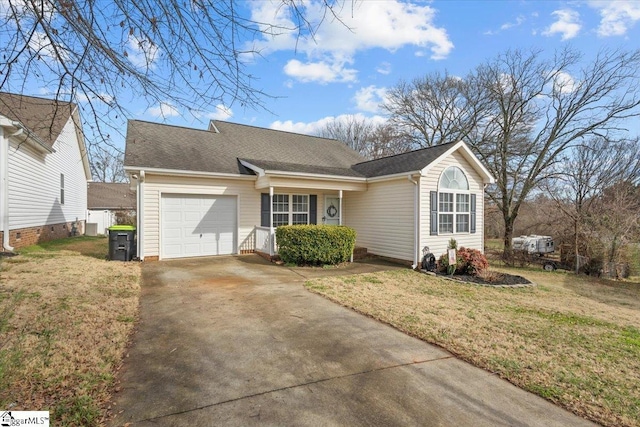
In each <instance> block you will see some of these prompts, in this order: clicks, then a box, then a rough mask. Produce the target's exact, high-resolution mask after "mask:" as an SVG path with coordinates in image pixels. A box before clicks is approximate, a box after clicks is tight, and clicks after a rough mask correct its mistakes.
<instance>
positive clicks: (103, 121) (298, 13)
mask: <svg viewBox="0 0 640 427" xmlns="http://www.w3.org/2000/svg"><path fill="white" fill-rule="evenodd" d="M321 3H322V5H323V7H324V11H325V18H328V17H331V18H332V19H339V18H338V16H337V14H334V8H338V7H341V4H342V2H337V1H334V0H321ZM305 7H306V5H305V2H304V1H302V0H281V2H280V4H279V12H280V13H282V14H283V15H282V16H285V17H286V19H281V18H282V16H279V17H276V16H274V17H273V22H257V21H254V20H252V19H251V18H248V17H247V16H246V13H243V12H242V8H243V5H242V4H241V2H238V1H237V0H193V1H174V0H136V1H128V0H115V1H108V2H107V1H104V2H103V1H94V0H78V1H57V0H3V1H1V2H0V40H2V47H3V53H2V55H1V56H0V90H2V91H7V92H16V93H24V92H25V89H26V88H27V87H29V86H30V85H33V84H37V85H38V86H40V87H47V88H49V89H51V90H52V91H53V92H54V93H55V98H56V99H57V100H62V101H73V102H76V103H77V104H79V105H84V106H85V107H86V108H85V110H84V111H83V113H84V114H83V116H84V119H85V120H86V121H87V122H88V123H87V125H88V127H89V128H90V130H91V131H92V133H93V134H97V135H101V136H103V137H104V141H105V142H106V141H109V138H108V137H106V134H108V130H105V129H104V128H105V127H106V128H108V126H109V124H110V121H112V120H113V119H115V118H117V117H121V116H124V115H126V113H127V109H126V104H127V102H129V100H128V99H126V98H125V94H127V93H131V94H132V95H131V96H132V97H133V98H140V99H144V100H146V101H147V102H148V104H149V105H160V106H161V107H162V108H164V111H171V109H175V108H179V107H184V108H186V109H187V110H189V111H191V112H197V111H199V110H205V109H207V108H209V107H211V106H215V105H216V104H218V103H223V104H225V105H230V104H232V103H233V102H239V103H241V104H242V105H247V106H252V107H255V106H261V105H262V99H263V97H264V96H265V94H264V93H263V92H262V91H261V90H260V88H259V87H258V86H257V83H256V81H255V79H254V78H253V76H251V74H250V73H249V72H248V71H247V70H246V61H245V60H244V58H245V57H246V55H248V54H258V55H259V54H260V52H259V51H256V50H255V48H254V47H253V44H252V43H251V42H252V41H254V40H256V39H257V38H262V37H263V36H274V35H277V34H283V33H286V34H289V33H292V32H293V33H297V34H298V36H305V37H313V36H314V31H315V29H316V28H317V26H318V25H321V21H322V20H323V19H321V21H320V22H309V21H307V19H306V16H305V13H306V9H305ZM162 108H161V110H162ZM161 112H162V111H161Z"/></svg>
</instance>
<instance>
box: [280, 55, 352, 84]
mask: <svg viewBox="0 0 640 427" xmlns="http://www.w3.org/2000/svg"><path fill="white" fill-rule="evenodd" d="M284 73H285V74H286V75H288V76H289V77H293V78H295V79H297V80H299V81H301V82H318V83H321V84H326V83H332V82H354V81H356V76H357V73H358V72H357V70H354V69H353V68H346V67H345V63H343V62H339V61H334V62H333V63H330V62H325V61H320V62H307V63H302V62H300V61H298V60H297V59H292V60H290V61H289V62H287V64H286V65H285V66H284Z"/></svg>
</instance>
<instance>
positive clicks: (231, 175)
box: [124, 166, 257, 181]
mask: <svg viewBox="0 0 640 427" xmlns="http://www.w3.org/2000/svg"><path fill="white" fill-rule="evenodd" d="M124 170H125V171H126V172H129V173H130V174H132V173H136V172H140V171H145V173H146V174H162V175H171V176H192V177H210V178H234V179H246V180H251V181H255V180H256V178H257V177H256V176H255V175H242V174H239V173H224V172H205V171H191V170H181V169H163V168H149V167H146V166H125V167H124Z"/></svg>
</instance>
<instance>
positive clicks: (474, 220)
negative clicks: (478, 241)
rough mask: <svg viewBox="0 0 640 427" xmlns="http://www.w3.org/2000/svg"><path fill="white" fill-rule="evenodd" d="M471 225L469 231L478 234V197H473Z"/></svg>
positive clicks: (473, 195)
mask: <svg viewBox="0 0 640 427" xmlns="http://www.w3.org/2000/svg"><path fill="white" fill-rule="evenodd" d="M470 222H471V224H470V225H469V231H470V232H472V233H475V232H476V195H475V194H472V195H471V221H470Z"/></svg>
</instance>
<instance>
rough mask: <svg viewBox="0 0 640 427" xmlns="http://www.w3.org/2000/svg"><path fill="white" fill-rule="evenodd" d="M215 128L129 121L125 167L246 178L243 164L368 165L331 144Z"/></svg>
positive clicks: (236, 128)
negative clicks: (250, 161)
mask: <svg viewBox="0 0 640 427" xmlns="http://www.w3.org/2000/svg"><path fill="white" fill-rule="evenodd" d="M213 123H214V125H215V127H216V128H217V129H218V130H219V131H220V132H219V133H216V132H214V131H210V130H197V129H189V128H184V127H178V126H169V125H163V124H158V123H150V122H144V121H139V120H130V121H129V125H128V128H127V139H126V141H127V146H126V150H125V161H124V164H125V166H133V167H143V168H145V167H146V168H159V169H172V170H185V171H200V172H216V173H232V174H238V173H243V174H246V173H247V171H246V170H244V168H242V167H241V166H240V165H239V163H238V159H239V158H240V159H260V160H262V161H267V162H282V163H287V164H296V165H306V166H313V167H328V168H342V169H349V167H350V166H351V165H352V164H354V163H357V162H360V161H362V160H363V158H362V156H360V155H359V154H358V153H356V152H355V151H353V150H352V149H350V148H349V147H347V146H346V145H344V144H343V143H341V142H339V141H336V140H332V139H326V138H319V137H314V136H307V135H300V134H295V133H290V132H282V131H276V130H271V129H264V128H258V127H253V126H247V125H240V124H235V123H228V122H221V121H214V122H213Z"/></svg>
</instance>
